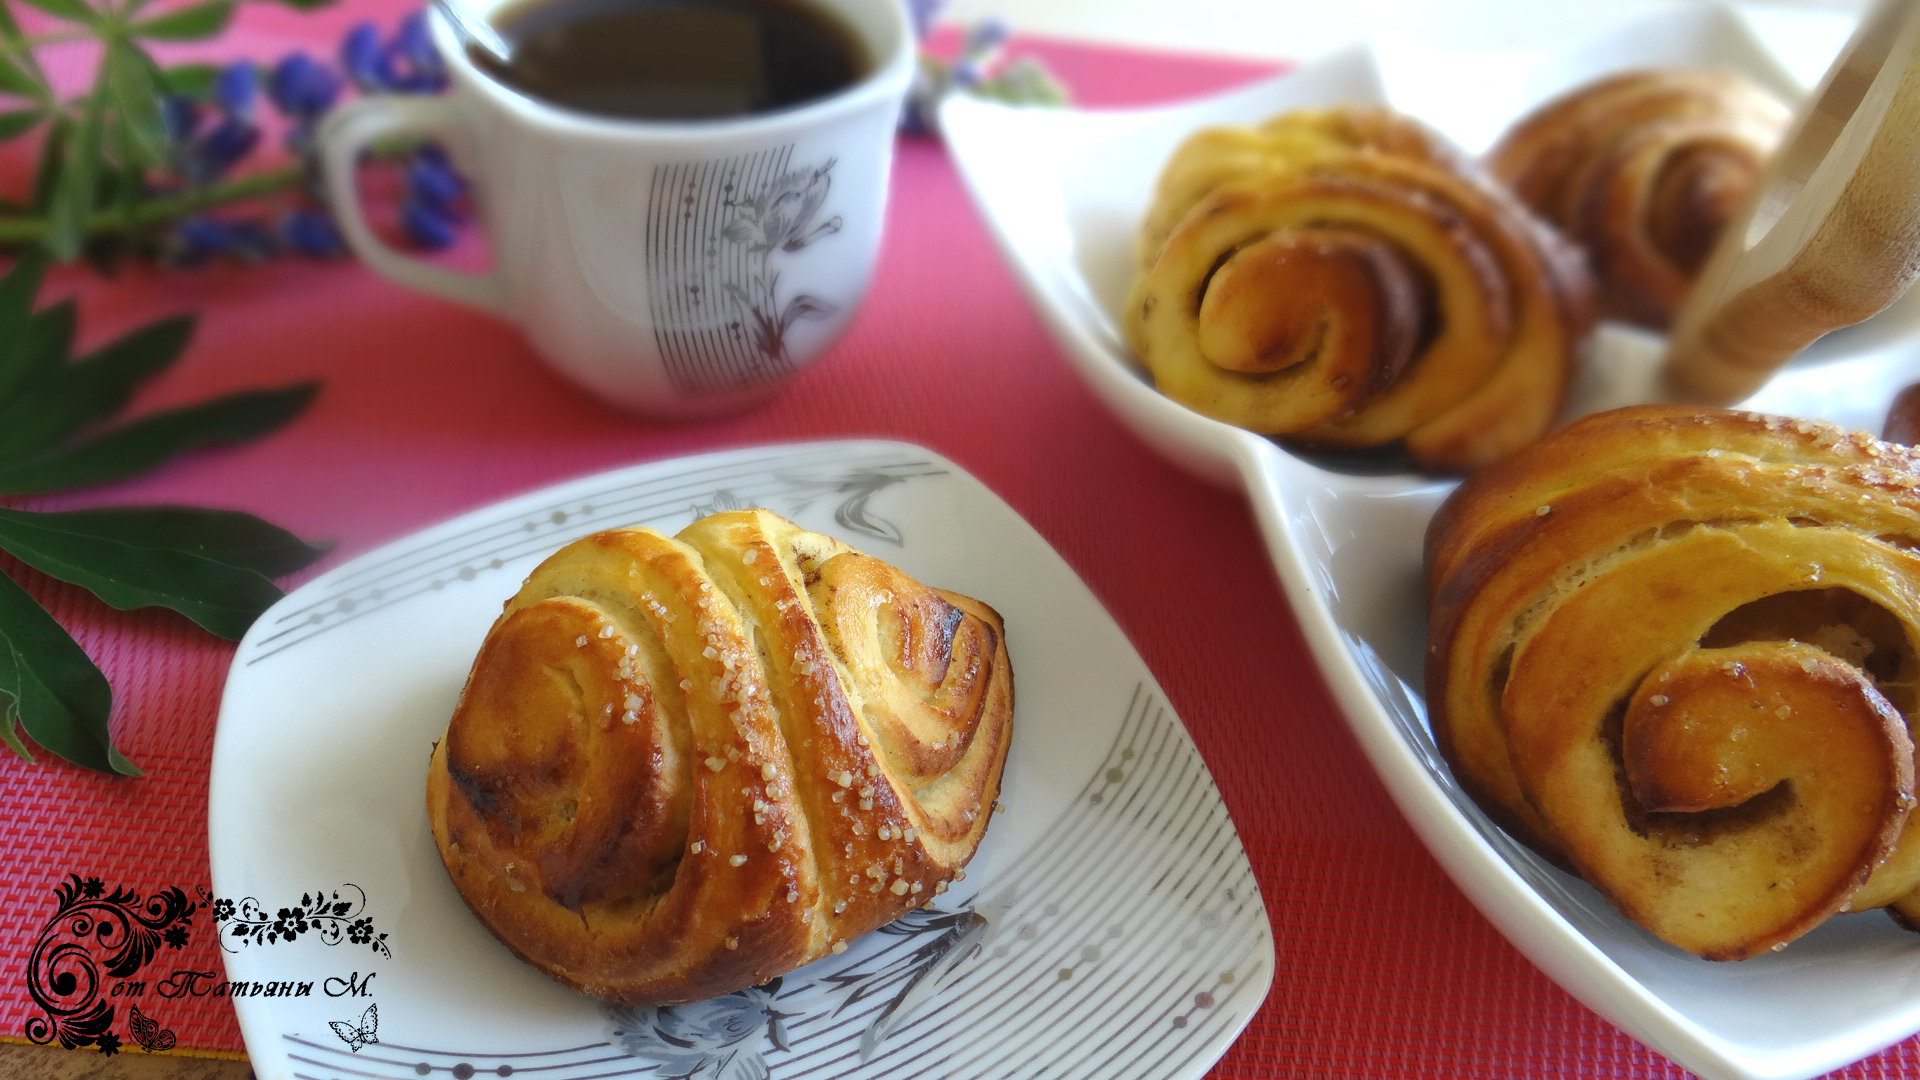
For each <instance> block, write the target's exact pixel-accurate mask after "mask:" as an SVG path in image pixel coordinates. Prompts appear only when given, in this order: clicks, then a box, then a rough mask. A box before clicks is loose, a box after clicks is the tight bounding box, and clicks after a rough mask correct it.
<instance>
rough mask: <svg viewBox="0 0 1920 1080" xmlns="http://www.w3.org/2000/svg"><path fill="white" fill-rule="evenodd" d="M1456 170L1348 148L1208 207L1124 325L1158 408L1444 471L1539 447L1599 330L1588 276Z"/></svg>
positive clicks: (1274, 172)
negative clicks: (1389, 449)
mask: <svg viewBox="0 0 1920 1080" xmlns="http://www.w3.org/2000/svg"><path fill="white" fill-rule="evenodd" d="M1403 123H1410V122H1403ZM1410 130H1411V129H1410ZM1210 137H1212V136H1210ZM1311 141H1312V140H1311V139H1309V140H1308V142H1311ZM1442 158H1443V155H1442V154H1440V153H1439V152H1438V151H1437V150H1436V151H1433V152H1431V153H1428V154H1427V155H1426V156H1425V157H1424V158H1423V157H1419V156H1402V155H1399V154H1393V153H1383V152H1376V151H1374V150H1368V149H1360V150H1355V149H1352V148H1350V147H1349V146H1347V145H1345V144H1341V143H1339V142H1338V141H1337V140H1335V141H1333V143H1332V145H1331V148H1328V147H1327V146H1326V145H1319V146H1317V147H1316V148H1310V149H1308V150H1306V151H1303V152H1301V153H1300V154H1299V155H1297V156H1294V157H1287V158H1285V159H1284V160H1282V159H1278V158H1275V159H1270V160H1269V162H1268V167H1267V168H1265V169H1264V170H1263V171H1255V172H1253V173H1252V174H1251V175H1247V176H1243V177H1241V178H1239V179H1235V180H1232V181H1230V182H1227V183H1225V184H1223V185H1221V186H1219V187H1216V188H1214V189H1213V190H1211V191H1210V192H1209V193H1208V194H1206V195H1205V196H1203V197H1201V198H1199V199H1198V200H1197V201H1196V202H1194V203H1193V205H1192V206H1191V207H1190V208H1188V209H1187V210H1186V211H1185V213H1184V215H1183V216H1182V217H1181V218H1180V220H1179V223H1178V224H1177V225H1176V226H1174V227H1173V229H1172V231H1171V232H1170V233H1169V235H1168V236H1167V239H1166V241H1165V243H1164V244H1163V245H1161V246H1160V249H1159V251H1158V254H1157V256H1156V257H1155V258H1154V259H1153V261H1152V264H1151V266H1149V267H1147V268H1146V269H1145V270H1144V271H1143V272H1142V273H1141V275H1140V277H1139V279H1138V281H1137V283H1136V285H1135V287H1134V291H1133V294H1132V296H1131V298H1130V300H1129V303H1128V308H1127V313H1126V319H1127V326H1128V332H1129V337H1130V339H1131V341H1132V344H1133V346H1134V349H1135V352H1136V354H1137V355H1138V356H1139V357H1140V359H1141V361H1142V362H1143V363H1144V364H1145V365H1146V366H1147V368H1148V370H1149V371H1151V372H1152V374H1153V377H1154V382H1155V384H1156V385H1157V386H1158V387H1159V389H1160V390H1161V392H1163V393H1165V394H1166V395H1167V396H1169V397H1171V398H1173V399H1174V400H1176V401H1179V402H1181V403H1182V404H1185V405H1187V406H1188V407H1190V408H1192V409H1194V410H1196V411H1198V412H1200V413H1203V414H1205V415H1207V416H1211V417H1214V418H1215V419H1219V420H1224V421H1226V422H1227V423H1230V424H1234V425H1236V426H1239V427H1243V428H1246V429H1248V430H1250V431H1256V432H1260V433H1262V434H1268V435H1284V436H1287V437H1288V438H1289V439H1290V440H1291V441H1293V442H1296V443H1298V444H1301V445H1305V446H1317V447H1331V448H1357V447H1370V446H1379V445H1382V444H1385V443H1389V442H1392V441H1394V440H1397V439H1404V440H1405V444H1406V447H1407V449H1408V451H1409V452H1410V453H1411V455H1412V456H1413V458H1414V460H1415V462H1416V463H1417V464H1419V465H1420V466H1421V467H1422V468H1425V469H1429V470H1432V471H1441V472H1453V471H1466V470H1470V469H1472V468H1475V467H1478V466H1479V465H1482V464H1485V463H1486V462H1488V461H1492V460H1495V459H1496V458H1498V457H1500V456H1502V455H1504V454H1507V453H1510V452H1512V451H1513V450H1515V449H1517V448H1519V447H1520V446H1524V445H1525V444H1527V443H1528V442H1531V441H1533V440H1534V439H1537V438H1539V437H1540V435H1541V434H1543V433H1544V432H1545V431H1546V430H1547V428H1548V426H1549V425H1550V424H1551V422H1552V421H1553V419H1554V416H1555V414H1556V413H1557V412H1558V410H1559V407H1560V403H1561V400H1562V398H1563V396H1564V392H1565V389H1566V386H1567V384H1568V381H1569V379H1570V377H1571V372H1572V367H1573V362H1574V358H1575V355H1576V351H1577V349H1578V347H1579V346H1580V344H1581V343H1582V342H1583V340H1584V338H1585V336H1586V332H1587V330H1588V328H1589V326H1590V323H1591V314H1590V310H1589V307H1590V305H1589V287H1588V284H1587V280H1586V277H1585V271H1584V269H1583V267H1582V266H1581V264H1580V262H1579V259H1578V257H1577V255H1575V254H1574V253H1573V252H1572V251H1570V250H1569V249H1567V248H1566V247H1565V246H1564V245H1563V244H1561V243H1560V242H1559V241H1558V240H1557V238H1555V237H1554V236H1552V235H1551V234H1550V233H1549V232H1548V231H1547V230H1546V229H1544V228H1543V227H1541V226H1540V225H1539V224H1538V223H1536V222H1535V221H1533V220H1532V218H1531V217H1530V216H1529V214H1528V213H1527V212H1526V211H1525V210H1524V209H1523V208H1521V207H1520V206H1519V205H1518V204H1517V203H1515V202H1513V201H1512V200H1511V199H1510V198H1508V197H1507V196H1505V195H1504V194H1503V193H1501V192H1498V191H1497V190H1495V189H1494V188H1492V187H1491V186H1490V185H1488V184H1486V183H1484V182H1482V181H1481V180H1479V179H1478V178H1475V177H1472V176H1469V175H1468V174H1466V173H1464V172H1459V171H1456V170H1455V169H1453V168H1450V167H1447V166H1446V165H1445V164H1442V163H1439V162H1440V161H1441V160H1442ZM1181 161H1182V158H1181V156H1180V155H1176V159H1175V167H1174V168H1172V169H1170V172H1169V175H1171V176H1175V177H1177V176H1179V175H1180V170H1179V167H1180V164H1181ZM1175 186H1176V187H1178V185H1175ZM1150 232H1151V223H1150V224H1149V234H1150ZM1149 239H1150V236H1149Z"/></svg>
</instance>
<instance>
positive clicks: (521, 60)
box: [470, 0, 870, 120]
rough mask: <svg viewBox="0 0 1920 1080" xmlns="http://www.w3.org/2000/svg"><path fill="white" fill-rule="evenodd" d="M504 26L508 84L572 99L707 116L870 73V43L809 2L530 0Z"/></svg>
mask: <svg viewBox="0 0 1920 1080" xmlns="http://www.w3.org/2000/svg"><path fill="white" fill-rule="evenodd" d="M494 24H495V25H496V26H497V27H498V28H499V29H500V33H501V35H502V36H503V37H505V38H506V39H507V42H508V43H509V44H511V45H512V46H513V59H512V61H511V62H510V63H508V64H506V65H500V64H498V63H497V62H494V61H492V60H491V59H490V58H488V57H485V56H483V55H481V54H480V53H479V52H478V51H477V50H474V51H470V55H472V56H473V60H474V63H475V64H476V65H477V66H479V67H480V68H481V70H483V71H487V72H488V73H490V74H492V75H493V76H494V77H495V78H497V79H499V80H500V81H501V82H504V83H506V84H507V85H509V86H512V87H514V88H515V89H517V90H519V91H521V92H522V93H525V94H527V95H529V96H531V97H536V98H539V99H541V100H543V101H547V102H550V103H552V104H554V105H559V106H561V107H562V108H567V109H575V110H578V111H580V112H585V113H594V114H596V115H599V116H612V117H624V118H632V119H642V120H706V119H713V118H717V117H728V116H746V115H749V114H752V113H763V112H772V111H774V110H776V109H785V108H789V107H791V106H794V105H800V104H803V103H805V102H808V101H812V100H814V99H816V98H821V97H825V96H826V95H828V94H832V93H834V92H835V91H838V90H842V89H844V88H846V87H848V86H851V85H852V84H853V83H854V82H856V81H858V80H859V79H860V77H861V76H863V75H865V74H866V72H867V68H868V66H869V64H870V61H869V60H868V58H867V53H866V48H865V46H863V45H862V44H861V42H860V39H859V38H858V37H857V36H855V34H854V32H853V29H852V28H851V27H849V26H847V25H845V23H844V22H843V21H842V19H841V17H840V16H839V15H837V14H835V13H833V12H830V11H827V10H826V9H824V8H821V7H818V6H816V5H815V4H813V3H811V2H809V0H521V2H520V3H515V4H512V5H509V6H508V7H507V9H506V10H505V11H504V12H503V13H502V14H500V15H499V16H496V17H495V19H494Z"/></svg>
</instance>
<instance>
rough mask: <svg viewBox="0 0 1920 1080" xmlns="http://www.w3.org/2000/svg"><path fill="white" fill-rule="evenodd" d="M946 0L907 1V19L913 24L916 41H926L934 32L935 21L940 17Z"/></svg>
mask: <svg viewBox="0 0 1920 1080" xmlns="http://www.w3.org/2000/svg"><path fill="white" fill-rule="evenodd" d="M946 6H947V4H946V0H907V18H908V20H909V21H911V22H912V23H913V36H914V38H915V40H918V41H925V40H926V39H927V35H928V34H930V33H932V32H933V21H934V20H935V19H937V18H939V17H940V9H941V8H944V7H946Z"/></svg>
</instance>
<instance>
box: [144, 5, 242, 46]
mask: <svg viewBox="0 0 1920 1080" xmlns="http://www.w3.org/2000/svg"><path fill="white" fill-rule="evenodd" d="M232 18H233V0H208V2H207V3H204V4H194V5H192V6H191V7H183V8H179V9H177V10H174V11H169V12H167V13H166V14H165V15H160V16H157V17H155V18H151V19H143V20H142V21H140V22H137V23H134V24H133V25H132V26H130V27H128V28H127V32H128V33H130V34H132V35H133V36H135V37H144V38H153V39H155V40H158V41H197V40H199V39H201V38H210V37H212V36H213V35H215V34H218V33H219V32H220V31H222V30H225V29H226V28H227V22H228V20H230V19H232Z"/></svg>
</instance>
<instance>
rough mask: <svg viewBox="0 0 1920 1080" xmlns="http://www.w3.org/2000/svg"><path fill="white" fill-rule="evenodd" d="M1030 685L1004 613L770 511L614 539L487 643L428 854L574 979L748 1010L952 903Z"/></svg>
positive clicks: (550, 573)
mask: <svg viewBox="0 0 1920 1080" xmlns="http://www.w3.org/2000/svg"><path fill="white" fill-rule="evenodd" d="M1012 678H1013V677H1012V672H1011V671H1010V669H1009V667H1008V660H1007V648H1006V637H1005V634H1004V632H1003V629H1002V625H1001V620H1000V617H999V616H998V615H997V614H996V613H995V612H994V611H993V609H992V608H989V607H987V606H986V605H985V604H982V603H980V602H979V601H977V600H972V599H969V598H967V597H964V596H961V595H959V594H956V593H951V592H946V591H943V590H940V589H933V588H928V587H926V586H924V585H921V584H920V583H918V582H916V581H914V580H913V579H912V578H909V577H908V576H907V575H905V574H904V573H902V572H900V571H899V570H897V569H895V568H893V567H892V566H889V565H888V564H886V563H884V562H881V561H880V560H878V559H874V558H872V557H870V556H867V555H863V554H861V553H860V552H858V551H855V550H853V549H852V548H850V547H848V546H846V545H845V544H842V543H840V542H839V541H836V540H834V539H832V538H830V537H826V536H822V535H820V534H817V533H811V532H807V531H804V530H802V529H801V528H799V527H798V526H796V525H794V524H793V523H792V522H789V521H786V520H784V519H782V518H779V517H777V516H775V515H773V514H770V513H768V512H766V511H763V510H748V511H735V512H728V513H722V514H715V515H712V516H710V517H707V518H703V519H701V520H699V521H696V522H694V523H693V524H692V525H690V526H688V527H687V528H686V529H685V530H683V531H682V532H681V533H680V534H679V536H678V537H667V536H664V535H662V534H660V533H657V532H655V531H653V530H651V529H644V528H627V529H614V530H611V531H608V532H603V533H598V534H596V535H593V536H589V537H587V538H585V539H583V540H580V541H577V542H575V543H573V544H570V545H568V546H567V547H565V548H562V549H561V550H560V551H559V552H557V553H556V554H554V555H553V556H552V557H551V558H549V559H547V560H546V561H545V562H543V563H542V564H541V565H540V566H539V567H538V568H537V569H535V570H534V572H533V573H532V575H531V576H529V577H528V578H527V581H526V584H525V585H524V586H523V587H522V588H521V589H520V591H519V593H518V594H517V595H515V596H514V597H513V598H512V599H511V600H509V601H508V602H507V605H506V609H505V611H504V612H503V613H502V614H501V616H500V618H499V620H498V621H497V622H496V623H495V624H494V626H493V629H492V630H491V631H490V632H489V633H488V635H487V639H486V643H485V644H484V645H483V646H482V647H481V649H480V653H479V655H478V657H477V658H476V659H475V660H474V664H473V671H472V673H471V675H470V676H469V678H468V681H467V686H466V689H465V691H464V692H463V693H462V694H461V697H460V703H459V706H458V708H456V709H455V711H454V714H453V718H452V721H451V723H450V724H449V725H448V728H447V733H446V737H445V738H443V739H442V740H441V741H440V743H439V745H438V746H437V747H436V748H435V750H434V754H433V760H432V764H431V767H430V768H429V771H428V779H427V810H428V817H429V819H430V821H431V823H432V826H433V836H434V841H435V843H436V844H437V845H438V846H439V849H440V853H441V857H442V859H443V861H444V862H445V863H446V867H447V872H448V873H449V874H450V875H451V876H452V878H453V882H454V885H455V886H456V887H457V888H458V889H459V891H460V894H461V896H462V897H463V898H465V900H466V902H467V904H468V906H469V907H471V908H472V909H473V912H474V914H475V915H477V916H479V918H480V921H481V922H482V923H484V924H485V925H486V926H487V928H488V929H489V930H491V931H492V932H493V933H494V934H495V935H496V936H497V937H498V938H499V939H500V940H501V941H502V942H504V943H505V944H506V945H507V947H508V948H510V949H512V950H513V951H514V952H515V953H516V954H518V955H519V956H521V957H522V958H523V959H525V960H527V961H528V962H530V963H532V964H533V965H535V966H536V967H538V968H540V969H541V970H543V971H545V972H546V973H548V974H549V975H551V976H553V977H554V978H555V979H558V980H559V981H561V982H563V983H565V984H567V985H569V986H572V987H575V988H577V989H580V990H583V991H585V992H587V993H589V994H593V995H596V996H598V997H603V998H608V999H611V1000H616V1001H621V1002H625V1003H628V1004H656V1005H657V1004H669V1003H674V1002H685V1001H691V1000H697V999H702V998H709V997H713V996H716V995H719V994H725V993H730V992H732V991H735V990H739V989H741V988H743V987H747V986H752V985H755V984H758V983H761V982H764V981H766V980H767V979H770V978H772V977H774V976H775V975H778V974H781V973H782V972H786V971H789V970H792V969H793V968H796V967H798V966H800V965H801V964H804V963H807V962H809V961H812V960H815V959H818V958H820V957H822V956H825V955H827V954H828V953H830V952H837V951H839V950H841V949H842V948H844V947H845V943H846V942H847V941H848V940H850V939H852V938H854V937H856V936H858V935H860V934H863V933H865V932H867V931H868V930H871V929H873V928H874V927H876V926H879V925H880V924H882V923H885V922H888V921H891V920H892V919H895V918H897V917H898V916H900V915H902V914H904V913H905V912H906V911H907V910H908V909H910V908H912V907H916V906H919V905H922V904H925V903H927V902H928V901H929V900H930V899H931V898H932V897H933V896H934V895H935V894H936V893H938V892H941V891H944V889H945V888H946V883H947V882H948V881H949V880H951V879H952V878H953V877H954V876H955V875H956V874H957V873H958V872H959V871H960V870H961V868H962V867H964V866H965V864H966V863H967V861H968V860H969V859H971V858H972V857H973V853H974V850H975V848H976V847H977V846H978V845H979V843H980V839H981V837H982V835H983V834H984V832H985V829H986V826H987V821H988V819H989V818H990V817H991V816H992V808H993V806H994V800H995V796H996V794H997V792H998V790H999V784H1000V775H1001V769H1002V766H1003V764H1004V763H1005V760H1006V753H1007V746H1008V740H1009V738H1010V724H1011V721H1012V710H1013V682H1012Z"/></svg>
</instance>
